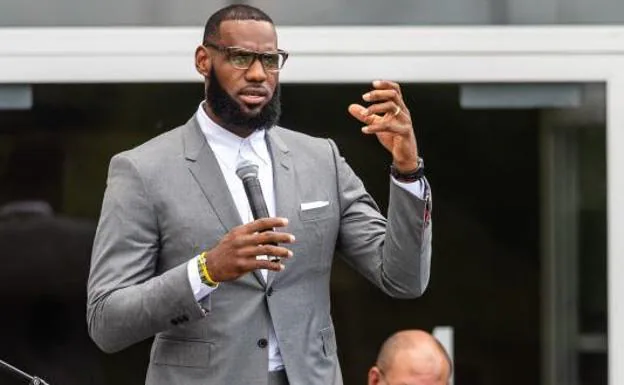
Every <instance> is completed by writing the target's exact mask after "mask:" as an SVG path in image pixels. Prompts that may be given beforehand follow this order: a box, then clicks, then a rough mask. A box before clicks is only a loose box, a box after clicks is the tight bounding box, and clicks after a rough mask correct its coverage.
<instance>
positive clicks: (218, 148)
mask: <svg viewBox="0 0 624 385" xmlns="http://www.w3.org/2000/svg"><path fill="white" fill-rule="evenodd" d="M203 104H204V102H202V103H200V105H199V108H198V109H197V121H198V123H199V128H200V129H201V131H202V133H203V134H204V136H205V137H206V141H207V142H208V145H210V148H212V150H213V151H214V152H215V153H216V155H217V157H219V158H220V159H221V160H222V161H224V162H226V164H227V165H228V166H230V167H236V161H237V156H238V150H239V149H240V147H241V145H242V144H243V142H244V141H247V142H249V144H250V145H251V148H252V149H253V151H254V153H255V154H256V155H257V156H258V157H259V158H260V159H261V160H262V161H263V162H264V163H265V164H267V165H270V164H271V157H270V155H269V150H268V148H267V144H266V141H265V136H266V130H256V131H254V132H253V133H252V134H251V135H249V136H248V137H247V138H241V137H240V136H238V135H236V134H233V133H232V132H230V131H228V130H226V129H225V128H223V127H221V126H220V125H218V124H217V123H216V122H215V121H214V120H212V119H210V117H209V116H208V114H206V111H205V110H204V108H203Z"/></svg>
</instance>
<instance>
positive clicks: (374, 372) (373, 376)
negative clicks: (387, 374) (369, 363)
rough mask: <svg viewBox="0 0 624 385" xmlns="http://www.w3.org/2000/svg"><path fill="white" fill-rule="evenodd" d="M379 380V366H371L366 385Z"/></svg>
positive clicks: (376, 382) (375, 384)
mask: <svg viewBox="0 0 624 385" xmlns="http://www.w3.org/2000/svg"><path fill="white" fill-rule="evenodd" d="M380 382H381V373H380V372H379V368H377V367H376V366H373V367H372V368H370V370H369V371H368V385H377V384H379V383H380Z"/></svg>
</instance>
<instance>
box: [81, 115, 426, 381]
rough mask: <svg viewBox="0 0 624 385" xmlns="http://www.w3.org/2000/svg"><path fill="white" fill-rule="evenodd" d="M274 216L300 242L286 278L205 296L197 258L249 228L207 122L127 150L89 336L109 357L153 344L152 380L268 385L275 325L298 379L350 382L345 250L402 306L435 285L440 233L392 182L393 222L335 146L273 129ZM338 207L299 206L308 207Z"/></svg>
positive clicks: (244, 282)
mask: <svg viewBox="0 0 624 385" xmlns="http://www.w3.org/2000/svg"><path fill="white" fill-rule="evenodd" d="M267 143H268V145H269V150H270V152H271V155H272V157H273V168H274V183H275V195H276V210H277V215H278V216H283V217H287V218H288V219H289V225H288V228H287V229H286V231H288V232H290V233H292V234H294V235H295V237H296V239H297V242H296V243H295V244H292V247H290V246H289V247H290V248H291V250H292V251H293V253H294V258H292V259H290V260H288V261H286V262H285V263H286V270H285V271H284V272H281V273H269V276H268V280H267V281H268V282H267V283H265V282H264V280H263V278H262V276H261V275H260V272H256V273H253V274H247V275H245V276H243V277H241V278H240V279H238V280H236V281H232V282H224V283H222V284H221V285H220V286H219V288H218V289H217V290H216V291H215V292H213V293H212V294H210V295H209V296H208V297H206V298H205V299H204V300H202V301H201V302H200V303H197V301H196V300H195V299H194V296H193V293H192V290H191V287H190V284H189V280H188V277H187V262H188V260H189V259H190V258H192V257H193V256H195V255H196V254H198V253H199V252H200V251H202V250H205V249H209V248H211V247H213V246H214V245H216V244H217V242H219V239H220V238H221V237H222V236H223V235H224V234H225V233H226V232H227V231H228V230H230V229H231V228H233V227H235V226H237V225H240V224H241V220H240V217H239V215H238V212H237V210H236V207H235V205H234V202H233V200H232V197H231V195H230V193H229V190H228V188H227V185H226V183H225V180H224V178H223V175H222V174H221V170H220V168H219V165H218V163H217V161H216V159H215V157H214V154H213V152H212V150H211V149H210V147H209V146H208V145H207V143H206V140H205V138H204V136H203V134H202V132H201V130H200V128H199V125H198V123H197V121H196V119H195V118H193V119H191V120H190V121H189V122H188V123H187V124H186V125H184V126H181V127H178V128H176V129H174V130H172V131H169V132H167V133H165V134H163V135H161V136H159V137H157V138H154V139H152V140H150V141H149V142H147V143H145V144H143V145H141V146H139V147H137V148H135V149H132V150H130V151H127V152H124V153H121V154H118V155H116V156H114V157H113V159H112V160H111V163H110V169H109V177H108V184H107V188H106V193H105V196H104V202H103V206H102V213H101V217H100V222H99V225H98V230H97V234H96V238H95V244H94V248H93V256H92V261H91V271H90V276H89V283H88V304H87V313H88V314H87V319H88V324H89V333H90V335H91V337H92V338H93V340H94V341H95V342H96V343H97V345H98V346H99V347H100V348H101V349H102V350H104V351H106V352H116V351H119V350H122V349H124V348H126V347H128V346H130V345H132V344H134V343H136V342H138V341H141V340H144V339H146V338H148V337H151V336H155V341H154V344H153V346H152V351H151V358H150V365H149V368H148V373H147V379H146V383H147V384H150V385H157V384H185V385H186V384H189V385H192V384H198V385H199V384H202V385H207V384H223V385H225V384H227V385H237V384H240V385H250V384H259V385H264V384H266V383H267V368H268V349H267V348H266V346H265V344H264V342H265V341H264V339H266V338H267V333H268V328H269V323H270V322H273V325H274V327H275V331H276V334H277V338H278V341H279V347H280V351H281V353H282V357H283V360H284V364H285V367H286V372H287V374H288V377H289V379H290V383H291V384H319V385H321V384H322V385H328V384H329V385H339V384H342V378H341V372H340V366H339V363H338V359H337V355H336V339H335V336H334V327H333V324H332V319H331V315H330V296H329V279H330V270H331V266H332V259H333V256H334V252H335V251H336V250H338V251H340V252H341V255H342V256H344V258H345V259H346V260H347V262H348V263H349V264H350V265H351V266H353V268H354V269H356V270H357V271H359V272H360V273H361V274H363V275H364V276H365V277H366V278H368V279H369V280H370V281H371V282H373V283H374V284H375V285H377V286H378V287H379V288H380V289H381V290H383V291H384V292H386V293H387V294H389V295H391V296H394V297H401V298H409V297H417V296H419V295H421V294H422V293H423V291H424V290H425V287H426V285H427V282H428V280H429V266H430V258H431V224H430V223H429V220H428V219H427V218H428V215H427V214H426V208H427V206H428V205H429V202H428V200H420V199H418V198H417V197H415V196H413V195H412V194H410V193H409V192H407V191H405V190H404V189H402V188H400V187H398V186H396V185H395V184H394V183H390V203H389V213H388V219H387V220H386V219H385V218H384V217H383V216H382V215H381V214H380V213H379V210H378V208H377V205H376V204H375V202H374V201H373V199H372V198H371V197H370V196H369V195H368V194H367V192H366V190H365V189H364V186H363V185H362V182H361V181H360V179H359V178H358V177H357V176H356V175H355V174H354V172H353V171H352V170H351V168H350V167H349V166H348V165H347V163H346V162H345V161H344V159H343V158H341V157H340V155H339V153H338V150H337V148H336V145H335V144H334V143H333V141H331V140H327V139H319V138H313V137H310V136H307V135H304V134H301V133H297V132H294V131H290V130H287V129H284V128H280V127H275V128H272V129H271V130H269V131H268V134H267ZM311 201H328V202H329V205H327V206H324V207H319V208H313V209H310V210H303V211H302V210H301V203H302V202H311Z"/></svg>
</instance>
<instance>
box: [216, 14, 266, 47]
mask: <svg viewBox="0 0 624 385" xmlns="http://www.w3.org/2000/svg"><path fill="white" fill-rule="evenodd" d="M219 35H220V40H221V44H223V45H225V46H236V47H242V48H248V49H252V50H255V51H270V50H275V49H277V34H276V32H275V28H274V26H273V24H271V23H269V22H267V21H257V20H226V21H224V22H222V23H221V25H220V27H219Z"/></svg>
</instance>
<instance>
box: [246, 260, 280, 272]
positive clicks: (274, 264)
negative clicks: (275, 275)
mask: <svg viewBox="0 0 624 385" xmlns="http://www.w3.org/2000/svg"><path fill="white" fill-rule="evenodd" d="M285 268H286V266H284V265H283V264H282V263H281V262H279V261H268V260H258V261H256V264H255V266H254V268H253V270H256V269H267V270H272V271H283V270H284V269H285Z"/></svg>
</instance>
